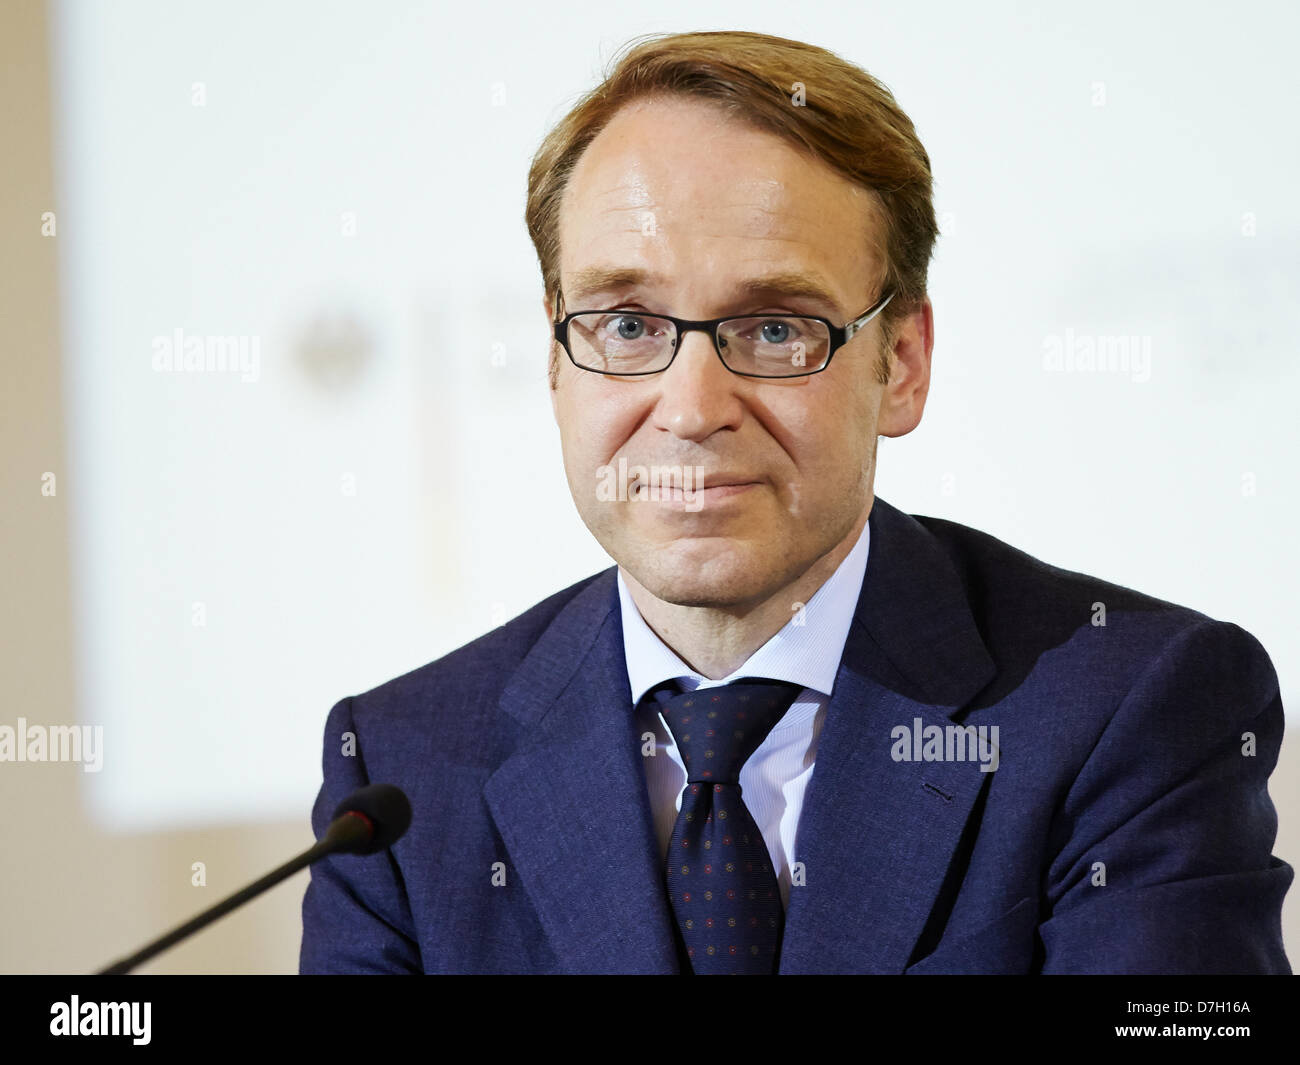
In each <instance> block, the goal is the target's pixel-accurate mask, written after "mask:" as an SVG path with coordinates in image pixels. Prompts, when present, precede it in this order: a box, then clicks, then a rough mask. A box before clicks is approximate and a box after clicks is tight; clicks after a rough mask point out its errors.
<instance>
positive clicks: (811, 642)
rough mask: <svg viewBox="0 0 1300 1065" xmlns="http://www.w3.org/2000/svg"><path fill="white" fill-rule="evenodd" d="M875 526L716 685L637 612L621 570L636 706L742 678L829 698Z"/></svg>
mask: <svg viewBox="0 0 1300 1065" xmlns="http://www.w3.org/2000/svg"><path fill="white" fill-rule="evenodd" d="M870 530H871V525H870V523H869V522H867V523H864V524H863V526H862V534H861V535H860V536H859V537H858V541H857V543H856V544H854V546H853V550H851V551H850V552H849V553H848V555H846V556H845V558H844V561H842V562H841V563H840V564H839V566H838V567H836V569H835V572H834V573H832V574H831V575H830V577H829V578H828V579H827V581H826V582H825V583H824V584H823V585H822V586H821V587H820V588H818V589H817V591H816V592H815V593H814V595H813V597H812V598H811V599H809V600H808V603H807V605H806V606H805V607H804V608H803V610H802V611H801V612H799V613H796V614H795V615H794V616H793V617H792V618H791V619H790V620H789V621H788V622H786V623H785V625H784V627H783V628H782V629H781V630H780V631H779V632H777V633H776V634H775V635H774V636H773V637H772V638H771V639H770V640H768V641H767V642H766V643H765V644H763V646H762V647H760V648H759V649H758V650H757V651H755V652H754V653H753V654H752V655H750V656H749V658H748V659H747V660H746V661H745V663H744V664H743V665H741V666H740V668H738V669H737V670H735V672H733V673H731V674H730V675H729V676H726V677H723V678H722V679H721V680H717V681H712V680H708V679H707V678H705V677H703V676H701V675H700V674H699V673H696V672H695V671H694V670H693V669H691V667H690V666H688V665H687V664H686V663H685V662H683V661H682V660H681V659H680V658H679V657H678V656H677V655H676V654H675V653H674V652H673V650H672V649H671V648H670V647H668V645H667V644H665V643H664V642H663V641H662V640H661V639H659V637H658V636H656V635H655V633H654V631H653V630H652V629H651V628H650V626H649V625H647V624H646V622H645V619H644V618H643V617H641V612H640V611H639V610H637V608H636V604H635V603H634V602H633V601H632V596H631V594H630V593H629V592H628V589H627V584H626V583H625V582H624V580H623V570H622V567H619V570H618V599H619V607H620V610H621V613H622V619H623V657H624V660H625V661H626V662H627V678H628V684H629V686H630V687H631V689H632V704H633V705H634V706H635V705H636V704H637V703H639V702H640V701H641V698H642V696H644V695H645V693H646V692H648V691H649V690H650V689H651V688H653V687H654V686H655V685H657V684H662V683H663V682H664V681H668V680H677V681H678V682H679V683H680V684H681V686H682V688H683V689H684V690H686V691H693V690H694V689H695V688H697V687H713V686H714V685H716V684H727V683H729V682H731V681H733V680H737V679H739V678H740V677H762V678H764V679H767V680H783V681H788V682H790V683H792V684H798V685H799V687H800V688H812V689H813V690H814V691H818V692H821V694H823V695H825V696H827V697H829V696H830V694H831V689H832V688H833V687H834V685H835V674H836V673H837V672H838V671H839V666H840V659H841V658H842V657H843V655H844V644H845V642H846V641H847V640H848V636H849V626H850V625H852V624H853V612H854V610H855V609H856V608H857V604H858V596H859V594H860V593H861V591H862V580H863V578H864V576H865V575H866V572H867V554H868V552H869V549H870V544H871V531H870Z"/></svg>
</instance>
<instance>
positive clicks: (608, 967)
mask: <svg viewBox="0 0 1300 1065" xmlns="http://www.w3.org/2000/svg"><path fill="white" fill-rule="evenodd" d="M870 525H871V555H870V559H869V562H868V566H867V572H866V578H865V580H864V582H863V587H862V591H861V595H860V598H859V601H858V606H857V610H856V614H855V617H854V622H853V624H852V626H851V628H850V631H849V636H848V641H847V644H846V646H845V648H844V655H843V659H842V661H841V664H840V668H839V672H838V675H837V677H836V680H835V690H834V692H833V693H832V696H831V699H830V703H829V705H828V707H827V711H826V719H825V724H824V727H823V730H822V733H821V737H820V741H819V745H818V750H817V761H816V768H815V770H814V772H813V775H812V779H811V782H810V784H809V788H808V791H807V794H806V796H805V802H804V807H803V811H802V814H801V817H800V821H799V828H798V838H797V844H796V846H797V853H796V854H795V859H796V860H797V861H798V862H799V863H801V864H802V871H803V881H804V883H803V884H802V886H795V887H792V888H791V892H790V901H789V905H788V908H787V913H786V925H785V933H784V941H783V944H782V948H781V957H780V971H781V972H782V973H903V972H909V973H1032V972H1043V973H1286V972H1289V971H1290V970H1289V967H1288V964H1287V959H1286V957H1285V955H1284V953H1283V949H1282V940H1281V927H1280V921H1281V917H1280V914H1281V903H1282V897H1283V895H1284V894H1285V893H1286V890H1287V887H1288V886H1289V884H1290V882H1291V879H1292V875H1293V874H1292V870H1291V868H1290V866H1288V865H1287V864H1286V863H1285V862H1282V861H1280V860H1279V859H1277V858H1275V857H1273V856H1272V855H1271V853H1270V851H1271V849H1272V846H1273V839H1274V835H1275V832H1276V826H1277V817H1276V813H1275V811H1274V808H1273V804H1272V802H1271V801H1270V799H1269V796H1268V792H1267V780H1268V776H1269V774H1270V772H1271V771H1272V769H1273V767H1274V765H1275V764H1276V761H1277V755H1278V748H1279V745H1280V743H1281V738H1282V726H1283V716H1282V704H1281V699H1280V697H1279V694H1278V682H1277V677H1276V674H1275V672H1274V670H1273V666H1272V664H1271V662H1270V661H1269V658H1268V656H1267V654H1266V653H1265V651H1264V649H1263V648H1262V647H1261V646H1260V644H1259V643H1258V641H1256V640H1255V638H1254V637H1253V636H1251V635H1250V634H1249V633H1247V632H1246V631H1244V630H1243V629H1241V628H1239V627H1237V626H1236V625H1232V624H1228V623H1224V622H1219V621H1214V620H1212V619H1210V618H1208V617H1206V616H1204V615H1203V614H1199V613H1196V612H1194V611H1192V610H1189V609H1186V608H1184V607H1180V606H1176V605H1174V604H1171V603H1166V602H1162V601H1160V600H1157V599H1153V598H1151V597H1148V596H1144V595H1141V594H1139V593H1137V592H1134V591H1131V590H1129V589H1126V588H1122V587H1119V586H1117V585H1113V584H1108V583H1105V582H1103V581H1100V580H1097V579H1096V578H1093V577H1088V576H1085V575H1083V574H1079V573H1071V572H1067V571H1065V570H1061V569H1057V568H1055V567H1052V566H1049V565H1046V564H1044V563H1042V562H1040V561H1038V560H1036V559H1034V558H1031V557H1030V556H1029V555H1026V554H1025V553H1023V552H1021V551H1018V550H1016V549H1014V548H1012V547H1009V546H1008V545H1007V544H1005V543H1002V542H1001V541H999V540H996V539H994V538H993V537H991V536H988V535H986V534H984V533H981V532H978V531H976V530H974V529H970V528H967V527H965V526H962V525H958V524H955V523H953V522H949V521H943V520H940V519H936V518H924V517H911V516H909V515H906V514H903V513H901V512H900V511H898V510H897V509H895V508H894V507H891V506H890V505H889V504H888V503H885V502H884V501H883V500H881V499H876V501H875V503H874V505H873V508H872V511H871V516H870ZM1096 604H1104V610H1105V624H1104V625H1099V624H1095V623H1094V622H1095V621H1096V620H1099V619H1100V610H1099V609H1098V607H1097V605H1096ZM916 719H920V721H921V722H922V723H923V726H929V725H939V726H947V725H951V724H954V723H957V724H964V725H975V726H980V725H997V726H998V729H999V733H998V735H999V744H998V746H999V765H998V768H997V770H996V771H995V772H984V771H982V770H981V768H980V763H979V762H978V761H976V760H965V761H958V760H952V761H925V760H920V761H897V760H895V757H894V755H895V754H897V753H898V750H897V745H896V744H895V741H894V740H893V739H892V738H891V733H893V730H894V729H895V728H896V727H898V726H904V727H906V728H908V729H911V728H912V727H913V723H914V721H915V720H916ZM348 733H351V734H353V735H354V736H355V739H356V748H355V752H354V753H344V751H345V744H346V743H347V738H346V735H345V734H348ZM1252 737H1253V740H1252ZM1252 743H1253V747H1252ZM324 746H325V754H324V785H323V787H322V789H321V792H320V795H319V798H318V799H317V802H316V805H315V808H314V811H313V815H312V821H313V825H314V827H315V830H316V833H317V835H319V834H321V832H323V830H324V828H325V825H326V823H327V821H328V819H329V816H330V813H331V812H332V810H333V809H334V806H335V804H336V803H338V802H339V801H341V800H342V799H343V798H344V797H345V796H346V795H347V794H348V792H350V791H352V790H353V789H354V788H357V787H359V786H361V785H363V784H366V783H369V782H380V781H383V782H388V783H393V784H396V785H398V786H399V787H401V788H402V789H404V790H405V791H406V793H407V794H408V795H409V796H410V798H411V803H412V807H413V810H414V817H413V820H412V823H411V827H410V830H409V831H408V832H407V834H406V835H405V836H404V837H403V838H402V839H401V840H400V841H398V842H397V844H396V845H395V846H394V847H393V848H392V849H391V850H390V851H384V852H381V853H379V854H375V855H371V856H367V857H359V856H355V855H341V856H336V857H333V858H330V859H326V860H325V861H324V862H322V863H320V864H318V865H317V866H315V867H314V868H313V871H312V879H311V883H310V886H309V887H308V889H307V893H306V896H305V898H304V901H303V940H302V952H301V958H300V967H301V970H302V971H303V972H313V973H315V972H410V973H418V972H430V973H502V972H507V973H673V972H676V971H678V958H677V952H676V949H675V944H674V933H673V924H672V920H673V918H672V914H671V911H670V908H669V905H668V902H667V900H666V898H665V894H664V886H663V872H662V869H663V861H662V859H661V857H660V854H659V847H658V844H657V842H656V838H655V834H654V830H653V822H652V819H651V813H650V807H649V802H648V797H647V791H646V785H645V781H644V775H643V769H642V766H641V758H642V755H641V738H640V736H639V735H638V733H637V731H636V728H635V725H634V720H633V714H632V712H631V693H630V691H629V688H628V680H627V671H626V666H625V663H624V657H623V641H622V631H621V624H620V615H619V608H618V594H617V589H616V585H615V571H614V569H612V568H611V569H608V570H606V571H604V572H602V573H599V574H597V575H596V576H594V577H591V578H589V579H587V580H585V581H582V582H581V583H579V584H576V585H574V586H572V587H570V588H567V589H565V590H564V591H562V592H560V593H558V594H556V595H554V596H551V597H550V598H549V599H547V600H545V601H544V602H542V603H539V604H538V605H537V606H535V607H533V608H532V609H531V610H529V611H528V612H527V613H525V614H523V615H521V616H520V617H518V618H516V619H514V620H513V621H511V622H509V623H508V624H506V625H503V626H502V627H501V628H498V629H496V630H494V631H493V632H490V633H488V634H487V635H485V636H483V637H481V638H480V639H478V640H475V641H474V642H473V643H470V644H468V645H467V646H465V647H462V648H460V649H459V650H457V651H455V652H453V653H451V654H449V655H447V656H445V657H444V658H441V659H439V660H438V661H436V662H433V663H431V664H429V665H426V666H424V667H422V668H420V669H417V670H415V671H414V672H412V673H408V674H407V675H405V676H403V677H399V678H397V679H396V680H393V681H390V682H389V683H387V684H384V685H383V686H381V687H379V688H376V689H375V690H373V691H371V692H368V693H366V694H365V695H360V696H356V697H352V698H347V699H344V700H342V701H341V702H340V703H338V705H336V706H335V707H334V708H333V710H331V712H330V714H329V718H328V721H327V723H326V726H325V744H324ZM891 751H892V752H894V753H892V754H891Z"/></svg>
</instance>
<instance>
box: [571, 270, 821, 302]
mask: <svg viewBox="0 0 1300 1065" xmlns="http://www.w3.org/2000/svg"><path fill="white" fill-rule="evenodd" d="M662 281H663V278H661V277H660V275H658V274H653V273H651V272H649V271H648V270H640V269H636V268H632V267H615V266H589V267H586V268H584V269H582V270H579V271H577V273H575V274H574V275H573V284H572V294H573V295H572V298H573V299H590V298H591V297H593V296H596V295H599V294H601V293H605V292H611V291H614V290H617V289H623V288H640V287H653V286H654V285H657V284H659V283H661V282H662ZM736 294H737V296H738V297H739V298H741V299H749V298H755V297H758V296H786V297H789V298H790V299H805V300H812V301H814V302H816V303H820V304H823V305H824V306H825V307H827V308H828V309H830V310H838V308H839V301H838V300H837V299H836V298H835V296H834V294H833V293H832V291H831V287H830V285H828V284H827V283H826V282H825V281H823V280H822V279H821V278H820V277H818V276H817V275H815V274H803V273H796V272H791V271H785V272H781V273H775V274H764V275H763V276H761V277H751V278H746V279H745V280H744V281H741V282H740V283H739V284H738V285H737V286H736ZM574 306H575V307H576V306H577V304H574Z"/></svg>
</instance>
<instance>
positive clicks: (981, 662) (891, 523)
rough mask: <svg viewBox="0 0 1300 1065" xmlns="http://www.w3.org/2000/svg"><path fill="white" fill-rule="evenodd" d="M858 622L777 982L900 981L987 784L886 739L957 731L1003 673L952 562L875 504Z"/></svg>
mask: <svg viewBox="0 0 1300 1065" xmlns="http://www.w3.org/2000/svg"><path fill="white" fill-rule="evenodd" d="M870 525H871V547H870V555H869V558H868V562H867V572H866V577H865V579H864V581H863V587H862V591H861V594H860V596H859V599H858V606H857V610H856V612H855V615H854V622H853V625H852V627H851V629H850V632H849V638H848V641H847V643H846V645H845V651H844V657H843V659H842V660H841V664H840V669H839V672H838V674H837V676H836V681H835V690H834V692H833V693H832V696H831V700H830V703H829V705H828V706H827V710H826V720H825V723H824V725H823V728H822V733H821V738H820V740H819V742H818V750H817V757H816V767H815V769H814V770H813V775H812V779H811V781H810V782H809V786H808V791H807V794H806V795H805V799H804V808H803V812H802V813H801V815H800V820H799V829H798V834H797V839H796V847H795V851H796V855H795V856H796V859H797V860H798V861H799V862H800V863H802V864H803V866H804V876H805V878H806V883H805V886H802V887H799V886H795V887H792V888H791V891H790V904H789V907H788V909H787V913H786V927H785V937H784V942H783V945H782V949H781V972H782V973H803V972H876V973H901V972H902V971H903V970H904V969H905V968H906V967H907V965H908V962H909V959H910V957H911V954H912V951H913V949H914V948H915V947H916V945H917V942H918V940H919V938H920V937H921V935H922V932H923V931H924V929H925V926H926V921H927V918H928V917H929V915H930V911H931V909H932V907H933V905H934V903H935V900H936V898H937V896H938V894H939V891H940V888H941V887H942V885H943V884H944V881H945V877H946V875H947V873H948V870H949V866H950V865H951V863H952V860H953V856H954V852H955V851H956V849H957V847H958V844H959V842H960V840H961V836H962V831H963V829H964V827H965V825H966V823H967V820H968V818H969V816H970V813H971V810H972V807H973V806H974V805H975V803H976V801H977V800H978V798H979V796H980V794H981V793H982V789H983V788H984V787H985V786H986V785H987V784H988V779H989V776H990V774H988V773H983V772H981V771H980V768H979V764H978V762H976V761H964V762H955V761H954V762H938V761H934V762H924V761H913V762H896V761H894V760H893V758H892V757H891V753H890V752H891V747H892V746H893V740H892V738H891V730H893V729H894V728H895V727H897V726H900V725H901V726H904V727H905V728H907V729H908V731H909V732H911V731H912V730H913V729H914V727H916V726H915V725H914V722H916V720H917V719H919V720H920V728H922V729H924V728H925V727H927V726H930V725H938V726H939V727H940V728H943V727H945V726H948V725H951V724H952V720H951V718H952V716H953V715H954V714H956V713H957V712H958V711H960V710H961V709H962V708H963V707H964V706H965V705H966V704H967V703H969V702H970V700H971V699H972V698H973V697H974V696H975V695H976V694H977V693H978V692H979V691H980V690H981V689H982V688H983V687H985V686H986V685H987V683H988V682H989V681H990V680H991V679H992V678H993V675H994V673H995V668H994V665H993V662H992V660H991V659H990V658H989V655H988V652H987V651H986V649H985V647H984V644H983V641H982V640H981V639H980V636H979V633H978V631H977V629H976V627H975V623H974V620H973V618H972V617H971V614H970V608H969V606H968V604H967V600H966V596H965V593H964V591H963V589H962V586H961V583H960V580H959V578H958V576H957V573H956V571H955V570H954V569H953V567H952V564H951V562H950V561H949V560H948V558H947V556H946V554H945V553H944V552H943V550H942V548H941V547H940V546H939V545H938V543H937V542H936V541H935V539H934V537H933V536H932V535H931V534H930V533H929V532H928V531H927V530H926V529H925V528H924V527H923V526H922V525H920V523H918V522H917V521H915V520H914V519H912V518H911V517H909V516H908V515H906V514H903V513H901V512H900V511H898V510H896V509H895V508H893V507H891V506H890V505H889V504H887V503H885V502H883V501H882V500H880V499H877V500H876V501H875V503H874V504H873V506H872V511H871V517H870Z"/></svg>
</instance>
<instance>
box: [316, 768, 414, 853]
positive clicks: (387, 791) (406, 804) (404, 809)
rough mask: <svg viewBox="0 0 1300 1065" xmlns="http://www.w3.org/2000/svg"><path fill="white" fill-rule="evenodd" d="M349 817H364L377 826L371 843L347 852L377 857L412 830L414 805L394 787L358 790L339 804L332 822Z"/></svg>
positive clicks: (379, 786)
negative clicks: (407, 831)
mask: <svg viewBox="0 0 1300 1065" xmlns="http://www.w3.org/2000/svg"><path fill="white" fill-rule="evenodd" d="M348 814H361V815H362V816H363V817H365V818H366V819H367V820H368V821H369V822H370V823H371V824H372V825H373V826H374V831H373V832H372V833H371V836H370V839H369V841H367V842H364V843H361V844H359V845H357V846H354V847H349V848H348V850H349V851H350V852H351V853H353V854H374V853H375V852H376V851H381V850H384V849H385V848H387V847H391V846H392V845H393V844H394V843H396V842H397V841H398V840H399V839H401V838H402V836H403V835H405V833H406V830H407V829H408V828H410V827H411V801H410V800H409V799H408V798H407V797H406V793H405V792H404V791H402V789H401V788H398V787H395V786H393V785H392V784H368V785H366V787H364V788H358V789H357V790H356V791H354V792H353V793H352V794H351V795H349V796H348V797H347V798H346V799H344V800H343V801H342V802H341V803H339V804H338V807H337V808H336V809H335V811H334V818H333V820H335V821H337V820H338V819H339V818H340V817H346V816H347V815H348Z"/></svg>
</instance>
